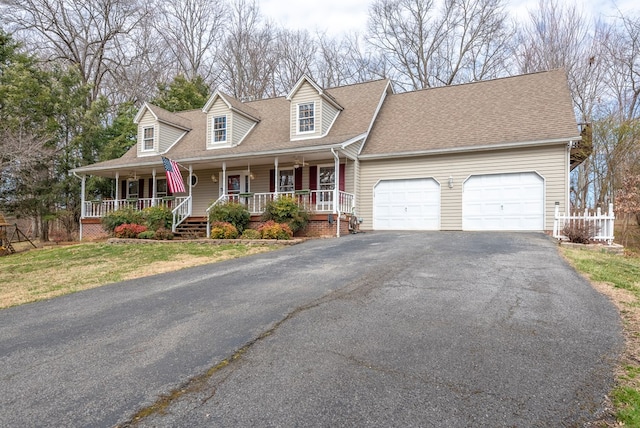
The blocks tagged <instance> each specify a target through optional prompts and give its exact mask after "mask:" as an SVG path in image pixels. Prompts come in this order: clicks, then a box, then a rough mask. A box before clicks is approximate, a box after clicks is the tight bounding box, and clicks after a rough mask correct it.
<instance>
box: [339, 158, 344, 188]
mask: <svg viewBox="0 0 640 428" xmlns="http://www.w3.org/2000/svg"><path fill="white" fill-rule="evenodd" d="M344 171H345V164H343V163H341V164H340V169H339V172H340V174H339V176H340V177H339V178H338V181H339V183H338V190H341V191H343V192H344V178H345V177H344Z"/></svg>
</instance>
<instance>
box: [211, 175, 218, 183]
mask: <svg viewBox="0 0 640 428" xmlns="http://www.w3.org/2000/svg"><path fill="white" fill-rule="evenodd" d="M211 181H213V182H214V183H217V182H218V177H216V175H215V174H211Z"/></svg>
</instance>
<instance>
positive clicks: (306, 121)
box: [287, 75, 342, 140]
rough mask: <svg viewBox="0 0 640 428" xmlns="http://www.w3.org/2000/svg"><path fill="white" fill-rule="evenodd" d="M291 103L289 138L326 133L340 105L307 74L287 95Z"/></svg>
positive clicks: (310, 136) (336, 115)
mask: <svg viewBox="0 0 640 428" xmlns="http://www.w3.org/2000/svg"><path fill="white" fill-rule="evenodd" d="M287 100H289V102H290V103H291V119H290V123H291V127H290V138H291V140H302V139H307V138H320V137H324V136H325V135H327V133H328V132H329V130H330V129H331V126H332V125H333V123H334V122H335V120H336V118H337V117H338V114H339V113H340V112H341V111H342V106H340V104H338V102H337V101H336V100H335V99H334V98H333V97H332V96H331V95H329V94H328V93H327V92H326V91H325V90H324V89H322V88H321V87H320V86H318V85H317V84H316V83H315V82H314V81H313V80H311V79H310V78H309V77H308V76H306V75H305V76H302V77H301V78H300V80H298V83H296V84H295V86H294V87H293V89H292V90H291V92H289V94H288V95H287Z"/></svg>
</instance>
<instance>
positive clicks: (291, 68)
mask: <svg viewBox="0 0 640 428" xmlns="http://www.w3.org/2000/svg"><path fill="white" fill-rule="evenodd" d="M276 49H277V52H278V57H279V61H278V65H277V67H276V68H275V70H274V80H275V81H274V84H275V87H276V90H275V92H276V93H279V94H284V93H286V92H287V91H289V90H290V89H291V88H293V85H295V83H296V82H297V81H298V79H300V77H301V76H302V75H303V74H307V75H309V76H311V75H313V71H312V70H313V66H314V64H315V56H316V52H317V41H316V40H315V39H314V38H313V37H312V36H311V34H310V33H309V32H308V31H306V30H297V31H291V30H286V29H284V30H280V31H279V32H278V33H277V47H276Z"/></svg>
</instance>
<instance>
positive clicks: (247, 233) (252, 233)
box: [240, 229, 262, 239]
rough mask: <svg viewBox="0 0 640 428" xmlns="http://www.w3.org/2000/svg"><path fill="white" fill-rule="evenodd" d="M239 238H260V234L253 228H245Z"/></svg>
mask: <svg viewBox="0 0 640 428" xmlns="http://www.w3.org/2000/svg"><path fill="white" fill-rule="evenodd" d="M240 238H242V239H260V238H262V235H261V234H260V232H259V231H257V230H255V229H245V230H244V232H242V236H240Z"/></svg>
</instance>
